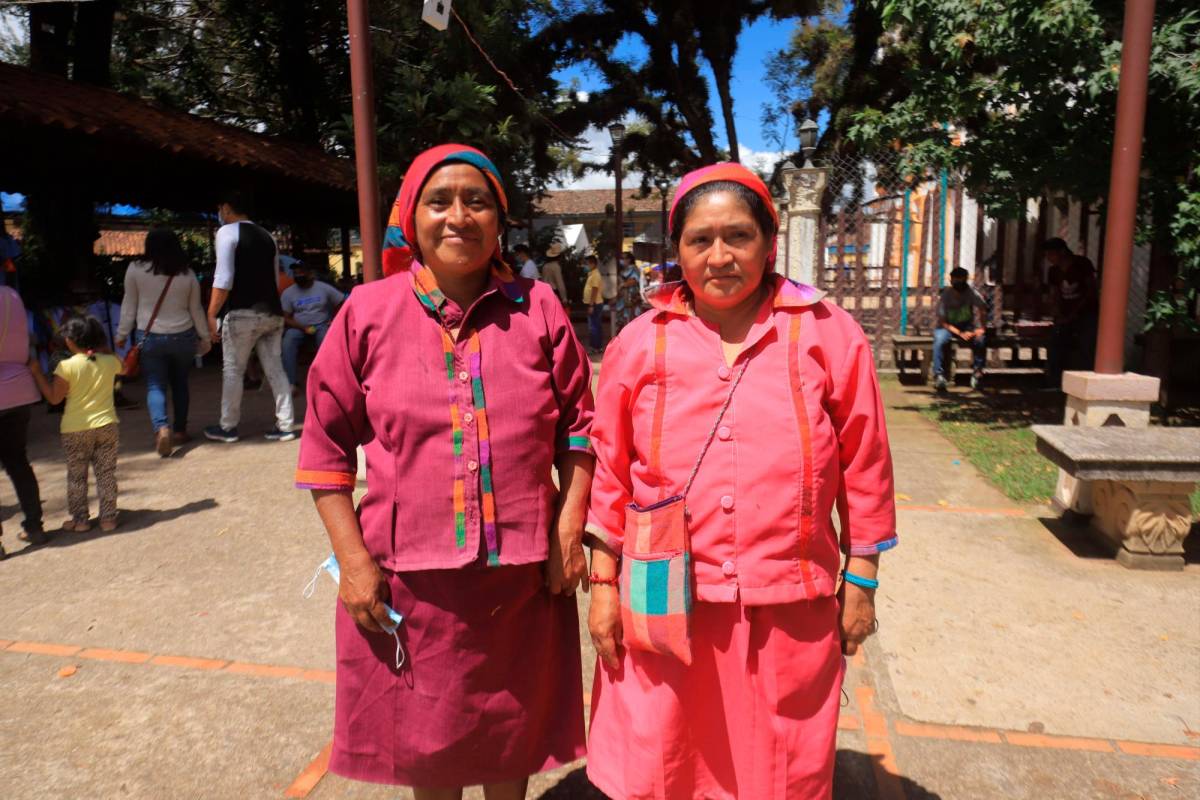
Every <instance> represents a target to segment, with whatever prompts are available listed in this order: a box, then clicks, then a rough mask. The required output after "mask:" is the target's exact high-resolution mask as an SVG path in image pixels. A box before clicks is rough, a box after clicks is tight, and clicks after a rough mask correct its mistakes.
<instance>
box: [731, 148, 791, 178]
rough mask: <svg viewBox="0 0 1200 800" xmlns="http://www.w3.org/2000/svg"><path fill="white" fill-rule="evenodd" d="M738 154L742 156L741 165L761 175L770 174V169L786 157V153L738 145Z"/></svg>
mask: <svg viewBox="0 0 1200 800" xmlns="http://www.w3.org/2000/svg"><path fill="white" fill-rule="evenodd" d="M738 155H740V156H741V157H742V165H743V166H745V167H748V168H749V169H752V170H754V171H755V172H758V173H761V174H763V175H767V176H770V174H771V171H772V170H774V169H775V165H776V164H778V163H779V162H780V161H782V160H783V159H784V158H785V157H786V155H787V154H786V153H783V152H776V151H774V150H751V149H749V148H747V147H739V148H738Z"/></svg>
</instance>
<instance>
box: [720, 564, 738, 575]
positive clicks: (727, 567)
mask: <svg viewBox="0 0 1200 800" xmlns="http://www.w3.org/2000/svg"><path fill="white" fill-rule="evenodd" d="M721 572H724V573H725V577H726V578H732V577H733V576H734V573H736V572H737V567H735V566H734V565H733V562H732V561H726V562H725V563H724V564H722V565H721Z"/></svg>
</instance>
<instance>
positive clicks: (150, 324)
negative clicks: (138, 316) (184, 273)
mask: <svg viewBox="0 0 1200 800" xmlns="http://www.w3.org/2000/svg"><path fill="white" fill-rule="evenodd" d="M173 280H175V276H174V275H171V276H169V277H168V278H167V283H166V285H165V286H163V289H162V292H161V293H160V294H159V295H158V302H157V303H155V304H154V310H153V311H151V312H150V321H149V322H147V323H146V333H149V332H150V329H151V328H152V327H154V320H156V319H158V310H159V309H160V308H162V304H163V300H164V299H166V297H167V290H168V289H170V288H171V281H173Z"/></svg>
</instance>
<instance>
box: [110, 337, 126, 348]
mask: <svg viewBox="0 0 1200 800" xmlns="http://www.w3.org/2000/svg"><path fill="white" fill-rule="evenodd" d="M113 344H115V345H116V346H117V349H118V350H120V349H121V348H122V347H124V346H125V340H124V339H117V340H116V341H115V342H113Z"/></svg>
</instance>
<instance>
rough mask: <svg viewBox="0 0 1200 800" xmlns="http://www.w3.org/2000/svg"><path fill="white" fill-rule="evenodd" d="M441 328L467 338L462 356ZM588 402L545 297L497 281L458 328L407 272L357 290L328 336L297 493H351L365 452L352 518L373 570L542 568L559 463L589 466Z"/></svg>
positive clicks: (458, 312) (578, 367)
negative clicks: (573, 453) (571, 455)
mask: <svg viewBox="0 0 1200 800" xmlns="http://www.w3.org/2000/svg"><path fill="white" fill-rule="evenodd" d="M439 315H440V318H441V319H443V320H445V321H446V323H447V326H448V327H449V326H454V325H458V324H461V325H462V331H461V333H460V334H459V336H458V339H457V342H455V343H449V344H448V342H449V340H448V337H446V336H444V334H443V330H444V329H443V327H442V324H441V322H439ZM473 333H474V334H477V336H476V335H472V334H473ZM590 387H591V365H590V363H589V362H588V359H587V355H586V353H585V352H584V350H583V347H582V346H581V345H580V343H579V341H578V339H577V338H576V337H575V333H574V330H573V329H572V327H571V324H570V322H569V320H568V319H567V315H566V312H565V311H564V310H563V307H562V304H561V303H560V302H559V301H558V298H556V297H555V296H554V292H553V290H552V289H551V288H550V287H549V285H547V284H545V283H540V282H535V281H529V280H525V279H523V278H516V277H513V276H512V274H511V272H508V271H507V270H505V271H504V272H503V273H502V272H500V271H497V272H495V273H494V274H493V278H492V286H491V288H490V289H489V290H488V291H487V292H486V293H485V294H484V295H483V296H482V297H480V298H479V299H478V300H477V301H476V302H475V303H474V304H473V305H472V306H471V307H470V308H469V309H467V310H466V311H465V313H464V311H463V310H462V309H460V308H458V307H457V306H456V305H455V304H454V303H453V302H452V301H450V300H449V299H447V298H446V297H445V296H444V295H442V294H441V292H439V291H437V290H436V282H434V281H433V279H432V273H431V272H430V271H429V270H428V269H427V268H425V267H422V266H420V265H419V264H416V263H414V265H413V267H412V268H411V269H410V270H408V271H405V272H402V273H399V274H396V275H393V276H392V277H390V278H387V279H385V280H381V281H375V282H373V283H369V284H365V285H363V286H360V287H357V288H356V289H355V290H354V291H353V292H351V294H350V298H349V300H348V301H347V302H346V304H345V305H344V306H343V307H342V309H341V310H340V311H339V312H338V315H337V317H336V318H335V319H334V321H333V323H332V325H331V326H330V329H329V333H328V335H327V336H326V337H325V341H324V343H323V344H322V346H321V349H320V352H319V353H318V354H317V357H316V360H315V361H314V362H313V365H312V368H311V369H310V371H309V375H308V398H309V406H308V413H307V415H306V417H305V420H304V432H303V435H302V437H301V440H300V461H299V465H298V469H297V471H296V486H297V487H299V488H303V489H344V490H350V489H352V488H353V487H354V483H355V473H356V468H357V461H356V455H355V448H356V447H357V446H358V445H360V444H361V445H362V446H363V450H364V452H365V453H366V459H367V494H366V496H365V497H364V498H363V500H362V503H361V504H360V506H359V508H358V515H359V520H360V521H361V524H362V529H363V539H364V541H365V543H366V546H367V549H368V550H369V551H370V553H371V554H372V556H374V557H375V560H376V561H377V562H378V563H379V564H380V566H382V567H384V568H386V569H390V570H395V571H411V570H424V569H444V568H451V567H461V566H464V565H467V564H471V563H473V562H476V561H479V560H481V559H483V560H487V561H490V563H493V564H527V563H532V562H537V561H542V560H544V559H545V558H546V557H547V554H548V547H549V538H548V537H549V531H550V528H551V526H552V523H553V516H554V511H555V502H556V499H557V490H556V489H555V487H554V482H553V479H552V476H551V468H552V466H553V464H554V459H555V457H556V455H557V454H559V453H562V452H564V451H568V450H578V451H584V452H591V450H590V445H589V442H588V435H589V429H590V426H591V421H592V394H591V388H590Z"/></svg>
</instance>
